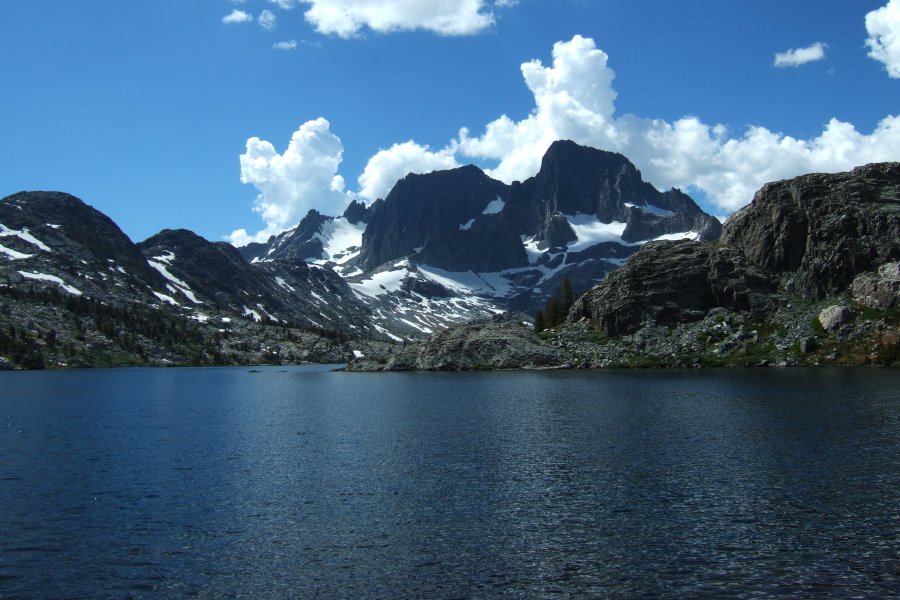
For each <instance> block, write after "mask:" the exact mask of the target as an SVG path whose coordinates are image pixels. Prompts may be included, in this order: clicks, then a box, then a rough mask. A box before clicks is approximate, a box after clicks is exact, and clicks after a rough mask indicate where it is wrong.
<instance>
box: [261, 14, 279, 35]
mask: <svg viewBox="0 0 900 600" xmlns="http://www.w3.org/2000/svg"><path fill="white" fill-rule="evenodd" d="M257 20H258V21H259V25H260V27H262V28H263V29H266V30H268V31H272V30H274V29H275V27H277V26H278V17H276V16H275V13H273V12H272V11H271V10H264V11H262V12H261V13H260V14H259V19H257Z"/></svg>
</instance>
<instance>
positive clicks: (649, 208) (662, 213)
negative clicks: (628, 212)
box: [625, 202, 675, 217]
mask: <svg viewBox="0 0 900 600" xmlns="http://www.w3.org/2000/svg"><path fill="white" fill-rule="evenodd" d="M625 206H627V207H628V208H637V209H639V210H640V211H642V212H645V213H648V214H651V215H656V216H658V217H671V216H672V215H674V214H675V213H673V212H672V211H671V210H666V209H664V208H660V207H658V206H654V205H652V204H644V205H643V206H638V205H637V204H633V203H631V202H626V203H625Z"/></svg>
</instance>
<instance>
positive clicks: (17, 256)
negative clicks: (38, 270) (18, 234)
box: [0, 244, 34, 260]
mask: <svg viewBox="0 0 900 600" xmlns="http://www.w3.org/2000/svg"><path fill="white" fill-rule="evenodd" d="M0 254H6V255H7V256H9V257H10V258H11V259H13V260H16V259H20V258H31V257H32V256H34V255H33V254H22V253H21V252H16V251H15V250H11V249H9V248H7V247H6V246H4V245H2V244H0Z"/></svg>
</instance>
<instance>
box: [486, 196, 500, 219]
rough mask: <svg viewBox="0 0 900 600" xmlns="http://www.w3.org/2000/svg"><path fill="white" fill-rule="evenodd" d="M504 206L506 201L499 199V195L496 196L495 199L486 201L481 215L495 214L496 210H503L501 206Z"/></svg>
mask: <svg viewBox="0 0 900 600" xmlns="http://www.w3.org/2000/svg"><path fill="white" fill-rule="evenodd" d="M504 206H506V202H504V201H503V200H501V199H500V196H497V199H496V200H491V201H490V202H488V205H487V208H485V209H484V212H482V213H481V214H483V215H496V214H497V213H498V212H500V211H501V210H503V207H504Z"/></svg>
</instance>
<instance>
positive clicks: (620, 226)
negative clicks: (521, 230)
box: [526, 213, 631, 252]
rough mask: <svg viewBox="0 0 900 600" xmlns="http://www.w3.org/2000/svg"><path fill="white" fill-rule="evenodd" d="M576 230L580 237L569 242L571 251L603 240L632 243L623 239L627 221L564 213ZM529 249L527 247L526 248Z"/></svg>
mask: <svg viewBox="0 0 900 600" xmlns="http://www.w3.org/2000/svg"><path fill="white" fill-rule="evenodd" d="M563 216H564V217H565V218H566V220H567V221H568V222H569V225H571V226H572V229H573V230H574V231H575V235H576V236H578V239H577V240H576V241H574V242H569V244H568V251H569V252H579V251H581V250H584V249H586V248H590V247H591V246H593V245H595V244H601V243H603V242H618V243H619V244H625V245H631V244H628V243H627V242H624V241H622V234H623V233H625V227H626V226H627V224H626V223H622V222H619V221H613V222H612V223H603V222H602V221H600V219H598V218H597V217H596V216H595V215H583V214H581V213H579V214H577V215H563ZM526 250H527V248H526Z"/></svg>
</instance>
